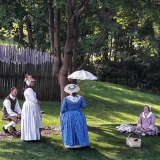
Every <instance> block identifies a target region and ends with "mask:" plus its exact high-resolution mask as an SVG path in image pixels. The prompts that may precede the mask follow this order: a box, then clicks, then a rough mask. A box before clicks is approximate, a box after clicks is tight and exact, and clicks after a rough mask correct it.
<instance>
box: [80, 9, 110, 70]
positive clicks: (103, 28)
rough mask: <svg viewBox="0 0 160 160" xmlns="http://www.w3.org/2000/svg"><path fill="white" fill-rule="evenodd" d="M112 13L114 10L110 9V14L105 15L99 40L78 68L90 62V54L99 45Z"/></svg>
mask: <svg viewBox="0 0 160 160" xmlns="http://www.w3.org/2000/svg"><path fill="white" fill-rule="evenodd" d="M111 14H112V11H111V10H109V11H108V14H107V15H106V17H105V20H104V23H103V27H102V30H101V32H100V34H99V36H98V38H97V40H96V42H95V44H94V46H93V47H92V48H91V49H90V51H89V54H88V55H87V57H86V58H85V59H84V61H83V63H82V64H81V65H80V66H79V67H78V68H77V70H80V69H82V68H83V67H84V66H85V65H86V64H87V62H88V60H89V58H90V56H91V55H92V54H93V52H94V50H95V49H96V47H97V45H98V43H99V41H100V39H101V38H102V35H103V33H104V30H105V27H106V24H107V22H108V19H109V16H110V15H111Z"/></svg>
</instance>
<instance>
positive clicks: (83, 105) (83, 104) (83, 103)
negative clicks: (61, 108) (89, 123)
mask: <svg viewBox="0 0 160 160" xmlns="http://www.w3.org/2000/svg"><path fill="white" fill-rule="evenodd" d="M86 107H87V104H86V102H85V100H84V98H83V97H81V108H86Z"/></svg>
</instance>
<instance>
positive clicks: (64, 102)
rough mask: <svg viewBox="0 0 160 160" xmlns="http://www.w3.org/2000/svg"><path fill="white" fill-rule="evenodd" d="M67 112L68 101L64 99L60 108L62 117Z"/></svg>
mask: <svg viewBox="0 0 160 160" xmlns="http://www.w3.org/2000/svg"><path fill="white" fill-rule="evenodd" d="M66 111H67V101H66V98H64V99H63V102H62V105H61V108H60V116H61V115H62V114H63V113H65V112H66Z"/></svg>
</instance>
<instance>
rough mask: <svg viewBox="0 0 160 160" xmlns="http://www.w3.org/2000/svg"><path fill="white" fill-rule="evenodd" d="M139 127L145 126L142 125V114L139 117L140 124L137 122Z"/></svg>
mask: <svg viewBox="0 0 160 160" xmlns="http://www.w3.org/2000/svg"><path fill="white" fill-rule="evenodd" d="M137 127H139V128H143V127H142V115H141V114H140V116H139V118H138V124H137Z"/></svg>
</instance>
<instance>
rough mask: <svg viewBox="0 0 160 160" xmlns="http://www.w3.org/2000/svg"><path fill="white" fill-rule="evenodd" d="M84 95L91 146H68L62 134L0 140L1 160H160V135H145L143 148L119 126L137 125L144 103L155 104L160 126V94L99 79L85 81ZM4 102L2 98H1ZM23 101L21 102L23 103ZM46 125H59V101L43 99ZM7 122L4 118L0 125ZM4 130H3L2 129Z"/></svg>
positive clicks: (153, 107) (44, 123)
mask: <svg viewBox="0 0 160 160" xmlns="http://www.w3.org/2000/svg"><path fill="white" fill-rule="evenodd" d="M82 84H83V86H82V92H83V93H82V95H83V96H84V98H85V100H86V102H87V104H88V108H87V109H85V110H83V112H84V113H85V115H86V118H87V123H88V129H89V137H90V143H91V144H90V148H85V149H78V150H70V149H65V148H64V147H63V144H62V142H61V136H60V135H54V136H49V137H42V142H41V143H26V142H22V141H21V140H20V139H14V140H7V141H4V140H1V141H0V160H10V159H13V160H14V159H16V160H32V159H35V160H107V159H111V160H158V159H160V136H155V137H141V139H142V145H141V148H130V147H129V146H127V145H126V137H127V136H128V134H125V133H118V132H117V131H116V128H115V127H116V126H118V125H120V124H122V123H127V124H134V125H136V123H137V120H138V116H139V115H140V113H141V112H142V111H143V106H144V104H146V103H147V104H150V105H151V106H152V112H153V113H155V115H156V118H157V122H156V125H157V126H158V128H159V129H160V109H159V107H160V106H159V104H160V97H159V96H156V95H152V94H147V93H143V92H138V91H134V90H133V89H128V88H125V87H122V86H118V85H113V84H110V83H102V82H96V81H83V82H82ZM0 103H1V104H2V100H1V101H0ZM22 103H23V102H22V101H20V104H22ZM41 108H42V110H44V111H45V114H43V125H44V126H58V125H59V108H60V103H59V102H41ZM4 123H6V122H2V121H0V125H1V126H3V125H4ZM0 130H1V131H2V129H0Z"/></svg>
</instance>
